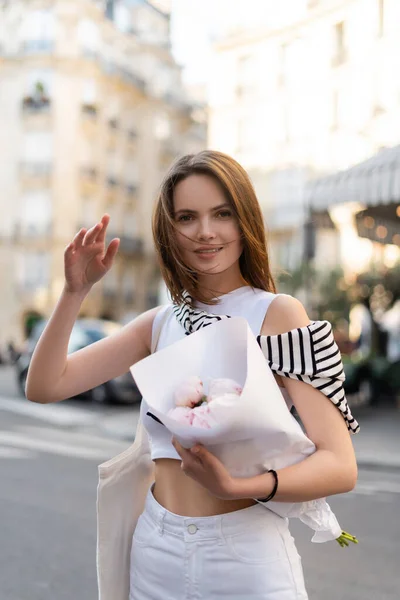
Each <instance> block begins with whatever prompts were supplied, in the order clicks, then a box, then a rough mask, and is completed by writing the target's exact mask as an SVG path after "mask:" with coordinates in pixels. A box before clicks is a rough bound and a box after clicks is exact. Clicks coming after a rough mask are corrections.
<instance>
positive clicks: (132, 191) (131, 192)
mask: <svg viewBox="0 0 400 600" xmlns="http://www.w3.org/2000/svg"><path fill="white" fill-rule="evenodd" d="M138 190H139V186H138V185H136V184H134V183H129V184H128V185H127V186H126V193H127V194H128V196H135V195H136V194H137V193H138Z"/></svg>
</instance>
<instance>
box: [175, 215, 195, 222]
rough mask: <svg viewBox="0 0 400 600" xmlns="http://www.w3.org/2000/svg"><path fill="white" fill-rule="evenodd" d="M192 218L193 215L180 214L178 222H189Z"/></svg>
mask: <svg viewBox="0 0 400 600" xmlns="http://www.w3.org/2000/svg"><path fill="white" fill-rule="evenodd" d="M191 218H192V215H180V216H179V217H178V223H187V222H188V221H190V219H191Z"/></svg>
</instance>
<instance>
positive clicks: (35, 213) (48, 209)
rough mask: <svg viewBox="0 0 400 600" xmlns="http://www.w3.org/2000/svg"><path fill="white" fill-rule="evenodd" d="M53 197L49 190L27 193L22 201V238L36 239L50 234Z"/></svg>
mask: <svg viewBox="0 0 400 600" xmlns="http://www.w3.org/2000/svg"><path fill="white" fill-rule="evenodd" d="M51 218H52V206H51V196H50V193H49V192H48V190H31V191H29V192H25V194H24V195H23V196H22V200H21V209H20V217H19V231H20V233H21V236H24V237H25V236H28V237H31V236H32V237H36V236H40V235H46V234H48V233H49V232H50V228H51Z"/></svg>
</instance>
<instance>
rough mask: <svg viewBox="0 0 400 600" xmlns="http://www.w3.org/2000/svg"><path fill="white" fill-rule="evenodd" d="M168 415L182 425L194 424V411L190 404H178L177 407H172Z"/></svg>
mask: <svg viewBox="0 0 400 600" xmlns="http://www.w3.org/2000/svg"><path fill="white" fill-rule="evenodd" d="M167 414H168V417H171V419H175V421H178V422H179V423H181V424H182V425H192V422H193V416H194V414H193V411H192V409H191V408H189V407H188V406H177V407H176V408H171V410H169V411H168V413H167Z"/></svg>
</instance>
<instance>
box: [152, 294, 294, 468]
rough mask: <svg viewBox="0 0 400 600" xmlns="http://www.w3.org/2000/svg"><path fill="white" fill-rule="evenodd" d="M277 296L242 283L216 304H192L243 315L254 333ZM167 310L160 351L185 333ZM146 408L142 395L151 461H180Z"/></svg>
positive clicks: (163, 429) (158, 318) (159, 315)
mask: <svg viewBox="0 0 400 600" xmlns="http://www.w3.org/2000/svg"><path fill="white" fill-rule="evenodd" d="M277 295H278V294H273V293H272V292H265V291H264V290H260V289H257V288H252V287H250V286H244V287H240V288H238V289H236V290H234V291H233V292H229V293H228V294H223V295H222V296H219V304H216V305H214V306H209V305H208V304H203V303H201V302H196V307H198V308H201V309H202V310H205V311H207V312H212V314H214V315H219V314H220V315H227V314H229V315H231V316H232V317H244V318H245V319H246V320H247V322H248V324H249V327H250V329H251V330H252V332H253V333H254V335H255V336H257V335H259V334H260V331H261V326H262V324H263V322H264V318H265V315H266V312H267V310H268V307H269V306H270V304H271V302H272V300H274V298H276V296H277ZM170 308H171V304H166V305H164V306H163V307H162V308H161V309H160V310H159V311H158V313H157V314H156V316H155V318H154V322H153V336H154V335H155V332H156V331H157V329H158V324H159V323H160V321H161V319H162V318H163V316H165V311H166V310H168V309H170ZM210 309H211V310H210ZM169 313H170V314H169V315H167V316H166V319H165V322H164V323H163V325H162V329H161V332H160V336H159V339H158V344H157V350H161V349H162V348H165V347H166V346H169V345H170V344H173V343H174V342H177V341H178V340H181V339H183V338H185V336H186V334H185V330H184V328H183V327H182V325H181V324H180V323H179V322H178V321H177V319H176V316H175V314H174V313H173V311H172V310H169ZM281 391H282V393H283V396H284V398H285V400H286V403H287V405H288V407H289V408H290V407H291V406H292V403H291V401H290V398H289V396H288V394H287V391H286V389H285V388H281ZM147 411H148V404H147V402H146V400H145V398H143V400H142V402H141V406H140V418H141V421H142V424H143V427H144V428H145V430H146V431H147V433H148V436H149V442H150V448H151V458H152V460H156V459H157V458H174V459H176V460H181V457H180V456H179V454H178V453H177V452H176V450H175V448H174V447H173V445H172V443H171V440H172V436H171V434H170V433H169V431H168V429H166V427H164V425H162V424H160V423H158V422H157V421H155V420H154V419H153V418H152V417H150V416H148V415H147Z"/></svg>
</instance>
